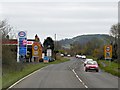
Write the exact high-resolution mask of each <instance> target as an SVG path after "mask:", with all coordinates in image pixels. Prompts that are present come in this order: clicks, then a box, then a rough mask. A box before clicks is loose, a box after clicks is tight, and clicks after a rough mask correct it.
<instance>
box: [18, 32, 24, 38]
mask: <svg viewBox="0 0 120 90" xmlns="http://www.w3.org/2000/svg"><path fill="white" fill-rule="evenodd" d="M18 36H19V37H25V36H26V32H24V31H20V32H19V33H18Z"/></svg>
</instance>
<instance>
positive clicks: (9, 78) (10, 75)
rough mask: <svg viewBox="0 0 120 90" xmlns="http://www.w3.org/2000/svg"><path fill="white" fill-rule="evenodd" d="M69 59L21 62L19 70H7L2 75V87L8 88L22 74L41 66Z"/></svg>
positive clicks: (24, 74)
mask: <svg viewBox="0 0 120 90" xmlns="http://www.w3.org/2000/svg"><path fill="white" fill-rule="evenodd" d="M68 60H69V59H66V58H60V59H58V60H55V61H54V62H50V63H23V64H25V65H24V68H23V69H22V70H21V71H12V70H10V72H7V73H6V74H5V75H4V76H3V77H2V87H3V88H8V87H9V86H10V85H12V84H13V83H15V82H16V81H18V80H19V79H21V78H23V77H24V76H26V75H28V74H30V73H32V72H34V71H36V70H38V69H40V68H42V67H45V66H47V65H50V64H58V63H62V62H66V61H68Z"/></svg>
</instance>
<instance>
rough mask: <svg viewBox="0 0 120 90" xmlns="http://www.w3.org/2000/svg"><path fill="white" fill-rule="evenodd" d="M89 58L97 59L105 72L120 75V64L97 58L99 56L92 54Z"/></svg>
mask: <svg viewBox="0 0 120 90" xmlns="http://www.w3.org/2000/svg"><path fill="white" fill-rule="evenodd" d="M87 58H92V59H93V60H96V61H97V62H98V64H99V67H100V68H101V69H102V70H104V71H105V72H108V73H111V74H112V75H115V76H118V77H120V64H118V63H116V62H113V61H112V62H111V61H108V60H97V58H95V57H92V56H87Z"/></svg>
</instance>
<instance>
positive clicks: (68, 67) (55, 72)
mask: <svg viewBox="0 0 120 90" xmlns="http://www.w3.org/2000/svg"><path fill="white" fill-rule="evenodd" d="M82 61H83V60H81V59H76V58H71V60H70V61H68V62H64V63H60V64H52V65H49V66H47V67H45V68H43V69H41V70H39V71H38V72H36V73H35V74H33V75H31V76H29V77H28V78H26V79H24V80H23V81H21V82H20V83H18V84H17V85H15V86H14V87H12V88H118V78H117V77H115V76H113V75H111V74H108V73H106V72H104V71H101V70H100V71H99V72H85V71H84V66H83V62H82Z"/></svg>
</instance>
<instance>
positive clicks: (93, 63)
mask: <svg viewBox="0 0 120 90" xmlns="http://www.w3.org/2000/svg"><path fill="white" fill-rule="evenodd" d="M87 64H88V65H97V62H87Z"/></svg>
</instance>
